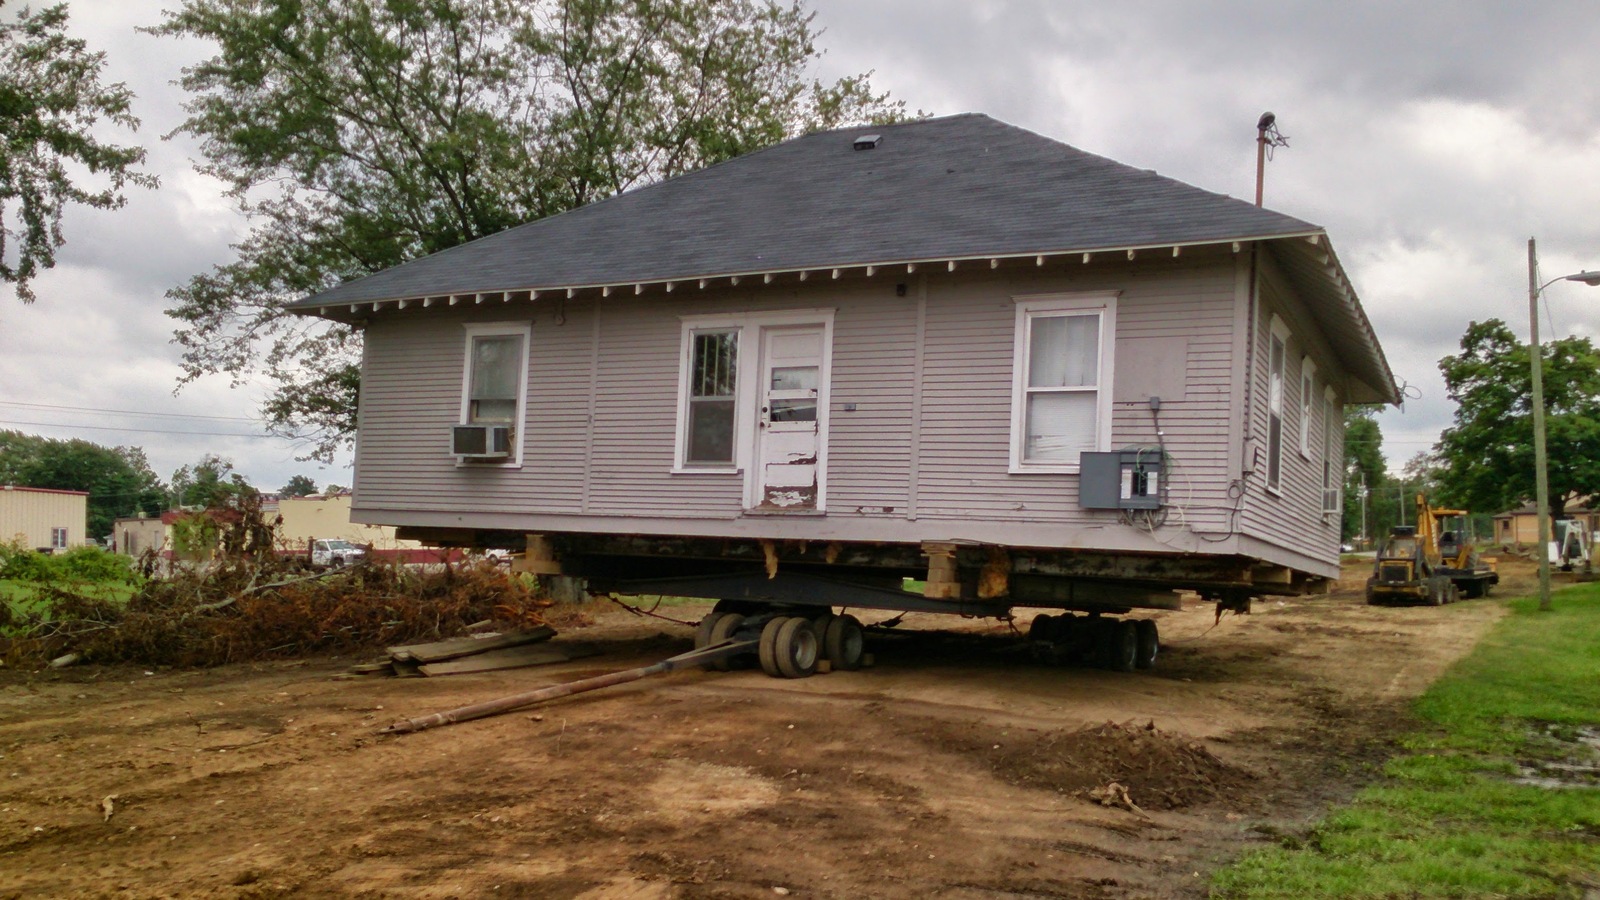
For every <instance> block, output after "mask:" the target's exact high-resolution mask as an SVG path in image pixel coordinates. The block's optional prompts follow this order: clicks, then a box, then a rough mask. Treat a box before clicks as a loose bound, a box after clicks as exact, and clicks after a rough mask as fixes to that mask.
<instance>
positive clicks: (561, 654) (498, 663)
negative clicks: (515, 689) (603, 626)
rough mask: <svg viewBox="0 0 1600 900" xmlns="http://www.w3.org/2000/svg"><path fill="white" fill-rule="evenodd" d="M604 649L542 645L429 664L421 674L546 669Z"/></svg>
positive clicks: (574, 645)
mask: <svg viewBox="0 0 1600 900" xmlns="http://www.w3.org/2000/svg"><path fill="white" fill-rule="evenodd" d="M599 652H600V649H599V648H598V647H596V646H594V645H593V644H538V645H524V646H521V647H508V648H506V649H504V650H494V651H491V652H489V653H479V654H478V655H476V656H467V657H462V658H460V659H452V660H446V661H445V662H436V663H428V664H427V665H424V666H421V667H420V668H419V671H421V672H422V674H424V675H428V676H435V675H461V674H464V673H467V672H493V671H496V670H498V669H521V668H525V667H527V666H544V665H549V664H550V663H558V662H566V661H567V660H569V659H582V658H583V657H585V656H595V655H596V654H598V653H599Z"/></svg>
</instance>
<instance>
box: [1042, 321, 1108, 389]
mask: <svg viewBox="0 0 1600 900" xmlns="http://www.w3.org/2000/svg"><path fill="white" fill-rule="evenodd" d="M1032 326H1033V327H1032V333H1031V334H1030V336H1029V341H1028V387H1081V386H1088V387H1093V386H1094V385H1095V384H1096V383H1097V382H1098V381H1099V372H1100V317H1099V316H1098V315H1087V316H1035V317H1034V318H1033V323H1032Z"/></svg>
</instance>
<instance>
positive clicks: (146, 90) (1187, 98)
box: [0, 0, 1600, 490]
mask: <svg viewBox="0 0 1600 900" xmlns="http://www.w3.org/2000/svg"><path fill="white" fill-rule="evenodd" d="M35 5H36V6H37V5H39V4H38V3H35ZM172 5H173V0H73V2H72V3H71V5H70V8H71V11H72V15H73V29H74V31H75V32H77V33H78V34H79V35H80V36H82V37H84V38H86V39H88V40H89V42H90V45H91V46H92V47H95V48H99V49H103V50H105V51H106V53H107V57H108V59H107V75H108V79H109V80H112V81H124V82H126V83H127V84H128V86H129V87H130V88H132V89H133V90H134V92H135V93H136V94H137V95H138V99H137V101H136V103H135V106H134V111H135V113H136V114H137V115H138V116H139V117H140V118H142V119H143V120H144V127H143V128H142V129H141V131H140V132H139V134H138V135H137V136H136V137H137V140H139V141H140V142H142V143H144V144H145V146H147V147H148V148H149V151H150V160H149V166H148V168H149V170H150V171H153V172H155V173H157V174H159V175H160V177H161V181H162V186H161V188H160V189H159V190H158V191H153V192H149V191H138V190H136V191H133V192H131V193H130V196H129V203H128V206H127V207H126V208H124V209H122V210H120V211H116V212H92V213H82V212H75V213H73V214H71V215H69V217H68V220H67V223H66V227H67V245H66V247H64V248H63V249H62V251H61V253H60V256H59V262H58V265H57V267H56V269H55V270H54V271H52V272H50V273H47V274H46V275H45V276H44V277H41V278H40V279H38V281H37V283H36V290H37V292H38V294H39V298H40V299H39V301H38V302H37V303H35V304H33V305H31V306H23V305H21V304H20V303H19V302H17V301H16V299H15V297H14V295H13V294H12V293H11V292H10V291H9V289H6V288H0V428H15V429H19V430H23V431H27V432H31V433H36V434H44V435H47V436H50V437H59V438H65V437H81V438H84V439H87V440H92V441H95V442H97V443H103V444H113V445H114V444H131V445H138V446H143V447H144V448H145V449H146V451H147V453H148V454H149V456H150V460H151V463H152V465H153V467H154V468H155V470H156V472H157V474H159V475H161V476H162V477H163V478H168V477H170V476H171V474H172V472H173V471H174V470H175V469H177V468H178V467H179V466H181V465H184V464H187V463H192V462H194V461H196V460H198V459H199V458H200V457H201V456H202V455H203V454H205V453H217V454H220V455H222V456H225V457H228V458H231V459H232V460H233V461H234V463H235V464H236V465H237V467H238V469H239V471H241V472H242V473H244V474H245V475H246V477H248V478H249V479H250V480H251V481H252V483H254V484H256V485H257V486H258V487H261V488H263V489H267V490H273V489H276V488H278V487H280V486H282V485H283V484H284V483H285V482H286V481H287V480H288V479H289V477H290V476H291V475H294V474H297V473H304V474H307V475H310V476H311V477H312V478H314V479H315V480H316V481H317V482H318V483H319V484H326V483H328V482H337V483H340V484H349V483H350V480H351V477H350V472H349V469H348V468H343V466H347V465H348V459H347V458H342V459H341V460H340V465H339V466H334V467H329V468H322V467H319V466H317V465H315V464H312V463H302V462H297V461H296V460H295V456H296V455H297V452H299V451H297V448H295V447H294V446H292V445H290V444H289V443H288V442H286V441H282V440H277V439H272V438H266V437H262V436H261V432H260V430H259V428H257V427H255V426H254V425H252V423H251V422H250V421H248V420H249V419H251V417H253V416H254V414H255V412H256V409H257V407H258V406H259V403H260V399H261V397H262V396H263V394H264V390H263V389H262V387H261V386H259V385H244V386H242V387H237V388H236V387H233V386H230V385H229V383H228V381H227V379H226V378H207V379H204V380H202V381H200V382H197V383H195V384H192V385H189V386H187V387H185V388H184V389H183V390H182V391H180V392H179V393H177V394H176V396H174V393H173V391H174V388H175V387H176V383H177V378H178V376H179V374H180V372H179V369H178V366H177V358H178V353H177V350H176V349H175V348H174V347H173V346H172V345H171V344H170V337H171V333H172V331H173V327H174V323H173V322H172V321H171V320H169V319H168V318H167V317H166V316H164V315H163V314H162V310H163V309H164V308H166V306H167V305H168V301H166V299H165V298H164V296H163V294H164V293H165V291H166V290H167V289H169V288H171V287H173V286H175V285H178V284H181V283H183V282H185V281H186V280H188V278H189V277H190V276H192V275H194V274H196V273H198V272H202V271H205V270H206V269H208V268H209V267H210V266H211V265H213V264H215V263H218V262H222V261H226V260H227V259H228V258H229V249H228V247H229V244H230V243H231V242H233V241H235V240H237V239H239V238H241V237H242V236H243V235H244V234H245V226H244V223H243V222H242V221H241V220H239V219H238V218H237V217H236V216H235V214H234V213H233V212H232V208H231V206H230V204H229V203H228V202H227V201H226V200H225V199H224V198H223V197H222V196H221V192H220V189H219V187H218V185H217V184H216V183H215V182H213V181H210V180H209V179H207V178H205V177H203V176H200V175H197V174H195V173H194V171H193V168H192V165H191V160H192V159H193V158H196V157H197V156H198V154H197V152H196V151H195V148H194V147H193V145H192V144H190V143H187V142H185V141H182V140H173V141H162V140H160V137H161V136H162V135H164V134H166V133H167V132H169V131H170V130H171V129H172V128H173V127H175V126H176V125H177V124H178V123H179V122H180V121H181V120H182V116H183V111H182V108H181V104H182V102H183V99H184V98H183V93H182V91H181V90H180V89H178V88H177V87H175V86H173V85H172V84H171V82H172V81H173V80H174V79H176V78H177V77H178V75H179V70H180V69H181V67H182V66H184V65H186V64H189V63H192V62H195V61H197V60H198V59H200V58H201V57H202V56H203V55H204V51H203V48H202V47H201V46H199V45H197V44H195V43H193V42H183V41H177V40H174V39H170V38H165V39H161V38H155V37H151V36H148V35H143V34H138V33H136V32H135V31H134V28H135V27H136V26H139V25H149V24H154V23H156V22H158V21H160V18H161V16H160V12H161V10H162V9H163V8H165V7H170V6H172ZM811 8H812V9H814V10H816V12H817V24H818V25H820V26H821V27H823V28H824V29H825V30H826V33H825V34H824V36H823V38H822V42H821V44H822V46H823V47H825V48H826V49H827V51H828V52H827V56H826V57H825V60H824V62H823V64H822V74H823V75H825V76H827V77H837V76H838V75H842V74H846V73H850V72H859V71H864V70H867V69H872V70H875V75H874V77H873V82H874V84H875V86H877V87H878V88H880V89H887V90H889V91H890V92H891V93H892V94H893V95H894V96H895V97H896V98H898V99H902V100H905V101H906V102H907V104H908V105H909V106H910V107H911V108H912V109H913V110H916V109H921V110H925V111H928V112H931V113H935V114H939V115H945V114H950V113H958V112H983V113H987V114H989V115H992V116H994V117H996V118H999V119H1001V120H1004V121H1007V122H1011V123H1013V124H1016V125H1020V126H1022V127H1025V128H1028V129H1031V130H1033V131H1036V132H1038V133H1040V134H1043V135H1046V136H1049V137H1051V138H1055V139H1057V140H1060V141H1063V142H1065V143H1068V144H1072V145H1073V146H1076V147H1079V148H1082V149H1084V150H1087V151H1090V152H1093V153H1098V154H1101V155H1104V156H1109V157H1111V158H1113V159H1117V160H1119V161H1121V162H1124V163H1127V164H1130V165H1134V166H1139V167H1141V168H1150V169H1155V170H1157V171H1159V172H1161V173H1162V174H1164V175H1168V176H1171V177H1173V178H1177V179H1179V180H1182V181H1185V182H1188V183H1190V184H1193V185H1196V186H1198V187H1202V188H1205V189H1207V190H1212V191H1218V192H1222V193H1228V194H1232V195H1234V196H1237V197H1243V198H1246V199H1248V198H1250V197H1251V196H1252V192H1253V190H1254V158H1255V143H1254V139H1255V123H1256V119H1257V118H1258V117H1259V116H1260V114H1261V113H1262V112H1264V111H1267V110H1271V111H1273V112H1275V113H1276V114H1277V117H1278V123H1279V127H1280V128H1281V130H1282V132H1283V133H1284V134H1285V135H1287V136H1288V137H1289V141H1290V146H1289V147H1288V148H1287V149H1284V150H1280V151H1278V153H1277V154H1276V158H1275V159H1274V160H1273V161H1272V162H1271V163H1270V164H1269V166H1268V172H1267V187H1266V203H1267V205H1268V206H1269V207H1272V208H1274V209H1277V210H1279V211H1282V212H1284V213H1287V214H1289V215H1292V216H1295V217H1298V218H1301V219H1304V220H1307V221H1310V222H1313V223H1316V224H1318V225H1322V226H1324V227H1326V228H1327V229H1328V231H1329V233H1330V235H1331V236H1332V240H1333V245H1334V248H1335V250H1336V251H1337V252H1338V254H1339V256H1340V258H1341V259H1342V261H1343V262H1344V265H1345V268H1346V269H1347V270H1348V272H1349V274H1350V277H1351V279H1352V280H1353V281H1354V283H1355V286H1356V289H1357V291H1358V292H1359V294H1360V296H1361V298H1362V301H1363V302H1364V304H1365V306H1366V309H1367V313H1368V315H1369V316H1370V317H1371V319H1372V322H1373V325H1374V327H1375V328H1376V330H1377V333H1378V337H1379V339H1380V340H1381V341H1382V342H1383V346H1384V349H1385V351H1386V352H1387V354H1388V357H1389V362H1390V365H1391V366H1392V367H1393V369H1394V372H1395V375H1396V377H1397V378H1398V379H1399V380H1400V381H1401V382H1402V383H1404V384H1406V385H1409V394H1410V399H1408V400H1407V402H1406V404H1405V407H1404V409H1403V410H1399V409H1396V410H1389V411H1387V412H1385V413H1384V414H1383V415H1382V417H1381V419H1380V423H1381V425H1382V427H1383V431H1384V435H1385V438H1386V445H1385V451H1386V453H1387V456H1388V459H1389V462H1390V465H1391V468H1395V469H1398V468H1399V467H1400V466H1402V465H1403V464H1404V463H1405V461H1406V460H1407V459H1408V458H1410V457H1411V456H1412V455H1414V454H1415V453H1417V452H1419V451H1422V450H1426V449H1427V448H1428V447H1430V446H1431V445H1432V444H1433V442H1434V441H1435V440H1436V439H1437V438H1438V434H1439V431H1440V429H1442V428H1443V427H1445V426H1446V425H1448V424H1449V423H1450V420H1451V416H1452V414H1453V407H1452V404H1451V403H1450V402H1449V400H1448V399H1447V398H1446V397H1445V395H1444V386H1443V383H1442V382H1441V380H1440V378H1439V374H1438V366H1437V363H1438V360H1439V359H1440V358H1441V357H1443V356H1446V355H1448V354H1450V353H1452V352H1454V351H1455V350H1456V349H1457V342H1458V341H1459V339H1460V336H1461V334H1462V332H1463V331H1464V330H1465V329H1466V326H1467V323H1468V322H1469V321H1471V320H1474V319H1479V320H1481V319H1486V318H1490V317H1501V318H1504V319H1507V320H1508V321H1510V322H1511V323H1512V324H1513V327H1514V328H1515V330H1516V331H1517V333H1518V334H1520V335H1523V336H1524V337H1525V336H1526V334H1527V327H1528V323H1527V283H1528V272H1527V241H1528V238H1530V237H1536V238H1537V239H1538V242H1539V254H1540V261H1541V270H1542V273H1543V277H1544V278H1545V279H1549V278H1554V277H1557V276H1560V275H1565V274H1568V273H1572V272H1577V271H1579V270H1581V269H1586V268H1597V269H1600V54H1597V53H1596V52H1595V51H1594V48H1595V47H1596V46H1600V40H1597V39H1600V7H1596V6H1595V5H1594V4H1593V3H1590V2H1583V0H1572V2H1538V0H1525V2H1519V3H1508V2H1487V0H1477V2H1472V0H1451V2H1443V0H1441V2H1433V3H1426V2H1416V0H1407V2H1403V3H1402V2H1353V0H1346V2H1341V3H1337V4H1335V3H1325V2H1312V0H1303V2H1286V0H1274V2H1245V0H1238V2H1194V0H1148V2H1129V0H1123V2H1118V3H1104V2H1099V0H1096V2H1078V0H1032V2H1021V0H1019V2H1009V3H1005V2H982V0H812V2H811ZM15 9H16V0H7V5H6V8H5V9H4V10H3V11H0V15H15ZM127 141H128V137H127V136H126V135H124V136H123V138H122V141H121V142H127ZM1546 299H1547V301H1548V306H1549V313H1548V318H1547V319H1545V320H1543V322H1542V325H1541V327H1542V328H1543V329H1545V334H1546V337H1548V336H1549V334H1550V333H1551V332H1550V331H1549V328H1550V327H1551V325H1552V324H1553V326H1554V333H1555V334H1560V335H1564V334H1569V333H1576V334H1582V335H1588V336H1594V335H1595V334H1596V333H1597V331H1600V290H1595V289H1592V288H1586V287H1584V286H1583V285H1579V284H1574V283H1568V282H1561V283H1559V284H1556V285H1553V286H1552V287H1550V288H1549V289H1548V290H1547V291H1546ZM200 416H203V417H214V418H192V417H200ZM47 423H48V424H47ZM174 432H205V433H204V434H194V433H190V434H178V433H174Z"/></svg>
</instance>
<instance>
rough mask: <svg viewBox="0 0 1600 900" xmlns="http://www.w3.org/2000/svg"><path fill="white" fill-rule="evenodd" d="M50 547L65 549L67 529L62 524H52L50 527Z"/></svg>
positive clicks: (52, 548)
mask: <svg viewBox="0 0 1600 900" xmlns="http://www.w3.org/2000/svg"><path fill="white" fill-rule="evenodd" d="M50 549H51V550H65V549H67V529H66V528H65V527H64V526H60V525H57V526H52V527H51V529H50Z"/></svg>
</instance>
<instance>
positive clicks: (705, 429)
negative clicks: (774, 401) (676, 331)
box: [684, 331, 739, 465]
mask: <svg viewBox="0 0 1600 900" xmlns="http://www.w3.org/2000/svg"><path fill="white" fill-rule="evenodd" d="M690 352H691V355H690V358H689V431H688V440H687V442H686V443H687V447H686V449H685V460H684V461H685V462H689V463H702V464H704V463H712V464H720V465H730V464H732V463H733V428H734V419H735V416H734V411H735V410H734V403H735V390H736V389H737V387H738V365H739V333H738V332H737V331H698V332H694V333H693V334H692V344H691V351H690Z"/></svg>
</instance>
